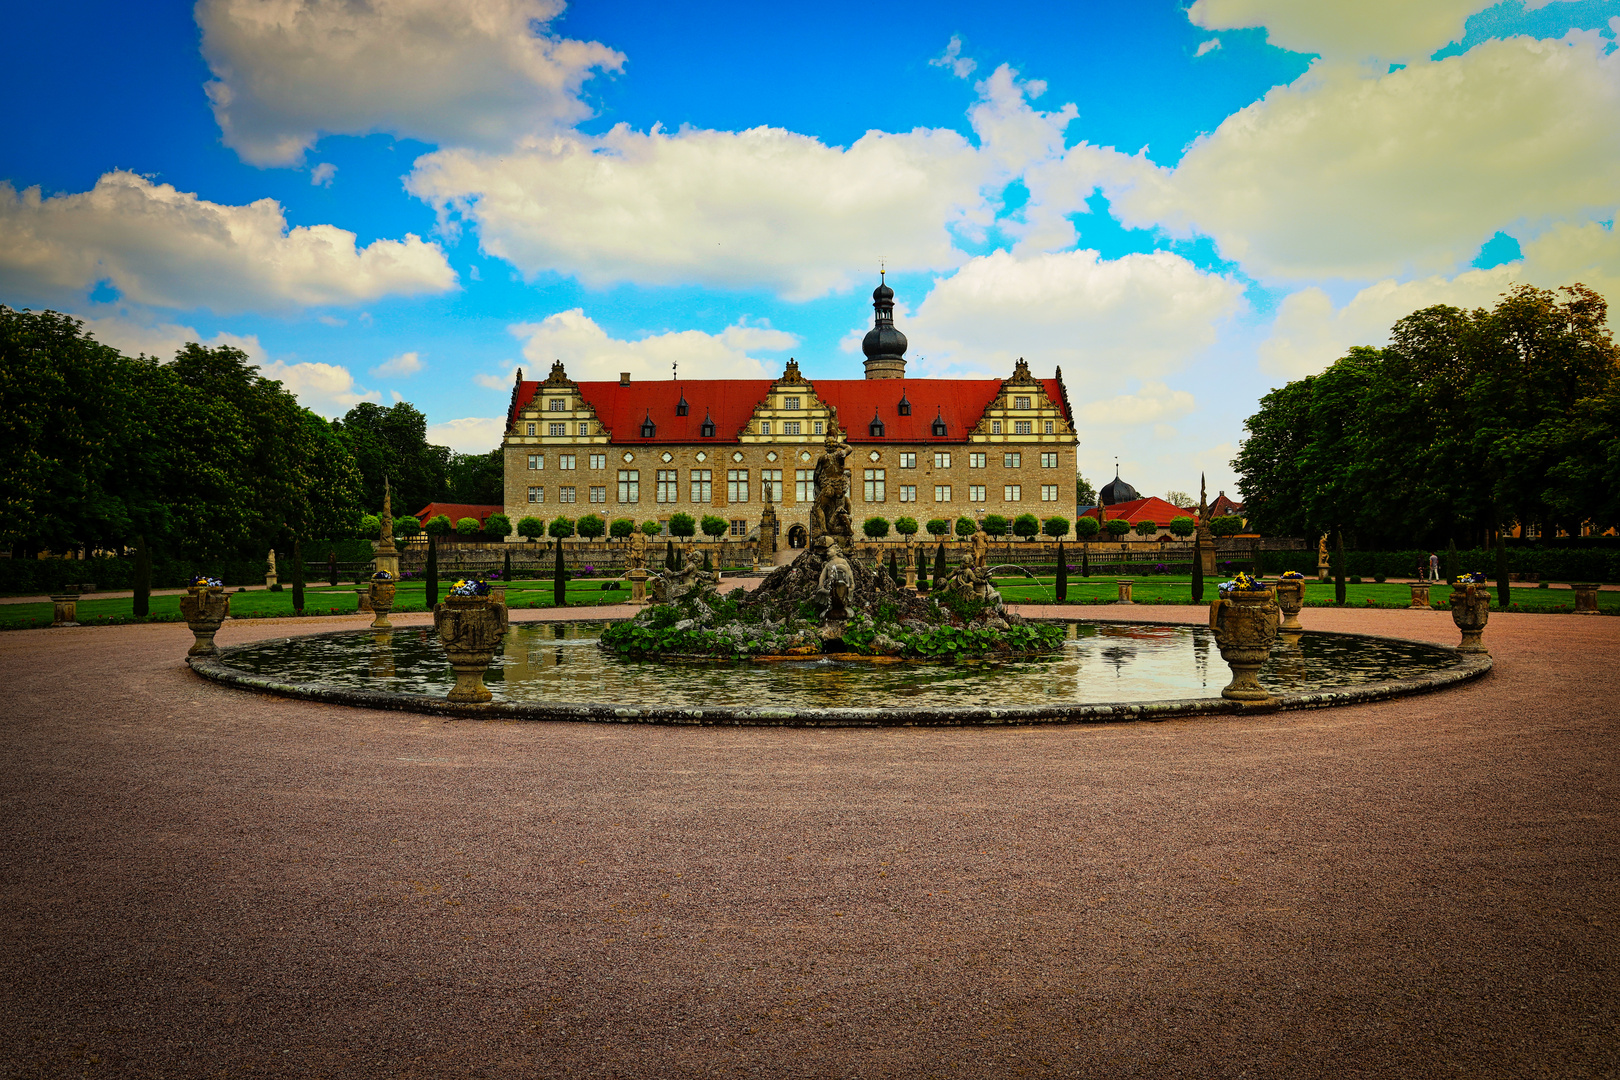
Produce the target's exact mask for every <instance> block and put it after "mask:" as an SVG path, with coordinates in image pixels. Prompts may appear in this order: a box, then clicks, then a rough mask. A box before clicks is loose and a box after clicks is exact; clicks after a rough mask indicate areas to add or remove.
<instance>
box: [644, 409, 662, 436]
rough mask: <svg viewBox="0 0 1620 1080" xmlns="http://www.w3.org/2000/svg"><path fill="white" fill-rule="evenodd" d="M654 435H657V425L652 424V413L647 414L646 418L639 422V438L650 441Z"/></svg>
mask: <svg viewBox="0 0 1620 1080" xmlns="http://www.w3.org/2000/svg"><path fill="white" fill-rule="evenodd" d="M656 434H658V425H657V424H655V423H653V421H652V413H651V412H648V413H647V418H646V419H645V420H643V421H642V422H641V437H642V438H643V439H650V438H652V437H653V436H654V435H656Z"/></svg>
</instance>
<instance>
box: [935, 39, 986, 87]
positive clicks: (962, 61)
mask: <svg viewBox="0 0 1620 1080" xmlns="http://www.w3.org/2000/svg"><path fill="white" fill-rule="evenodd" d="M928 65H929V66H930V67H942V68H946V69H948V70H949V71H950V73H951V74H952V75H955V76H956V77H957V78H958V79H965V78H967V77H968V76H969V75H971V74H973V71H974V69H975V68H977V67H978V66H979V63H978V61H977V60H972V59H969V58H968V57H965V56H963V55H962V38H961V35H959V34H952V35H951V40H950V42H949V43H948V44H947V45H946V46H945V52H944V53H943V54H942V55H940V56H936V57H934V58H933V59H932V60H930V61H928Z"/></svg>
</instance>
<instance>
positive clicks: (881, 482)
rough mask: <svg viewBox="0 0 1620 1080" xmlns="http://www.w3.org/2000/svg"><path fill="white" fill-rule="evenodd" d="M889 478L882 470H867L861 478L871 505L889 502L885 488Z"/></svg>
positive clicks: (864, 491)
mask: <svg viewBox="0 0 1620 1080" xmlns="http://www.w3.org/2000/svg"><path fill="white" fill-rule="evenodd" d="M887 481H888V477H887V475H886V474H885V472H884V470H882V469H866V470H865V471H864V475H863V476H862V477H861V485H862V491H863V493H864V494H865V495H866V501H867V502H869V503H880V502H887V501H888V499H887V498H885V494H886V493H885V487H886V485H887Z"/></svg>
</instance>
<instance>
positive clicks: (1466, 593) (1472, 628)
mask: <svg viewBox="0 0 1620 1080" xmlns="http://www.w3.org/2000/svg"><path fill="white" fill-rule="evenodd" d="M1490 618H1491V598H1490V592H1489V590H1487V589H1486V587H1485V586H1484V585H1453V586H1452V588H1451V621H1452V622H1454V623H1456V624H1457V629H1459V630H1461V631H1462V644H1461V645H1458V646H1457V651H1458V652H1466V653H1482V652H1489V651H1490V650H1488V649H1486V648H1485V646H1484V644H1483V643H1482V642H1481V641H1480V638H1481V637H1482V636H1483V635H1484V633H1485V624H1486V623H1487V622H1489V621H1490Z"/></svg>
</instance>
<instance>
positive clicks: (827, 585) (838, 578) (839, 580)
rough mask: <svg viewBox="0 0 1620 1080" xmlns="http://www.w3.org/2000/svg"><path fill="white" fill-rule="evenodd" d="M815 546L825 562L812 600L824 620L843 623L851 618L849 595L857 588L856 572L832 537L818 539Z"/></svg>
mask: <svg viewBox="0 0 1620 1080" xmlns="http://www.w3.org/2000/svg"><path fill="white" fill-rule="evenodd" d="M815 546H816V547H817V548H818V549H819V551H820V553H821V555H822V557H823V559H824V560H825V561H823V562H822V564H821V579H820V580H819V581H818V582H817V584H816V591H815V595H814V596H812V597H811V600H812V601H813V602H814V603H815V605H816V606H817V607H818V608H820V609H821V616H822V618H824V619H827V620H829V621H839V622H842V621H843V620H845V619H848V618H849V593H850V590H851V589H853V588H854V587H855V571H854V569H853V568H852V567H851V566H850V565H849V560H848V559H846V558H844V555H843V553H842V552H841V551H840V550H839V548H838V543H837V541H836V540H835V539H834V538H833V537H832V536H830V535H825V536H821V537H818V538H817V540H816V543H815Z"/></svg>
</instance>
